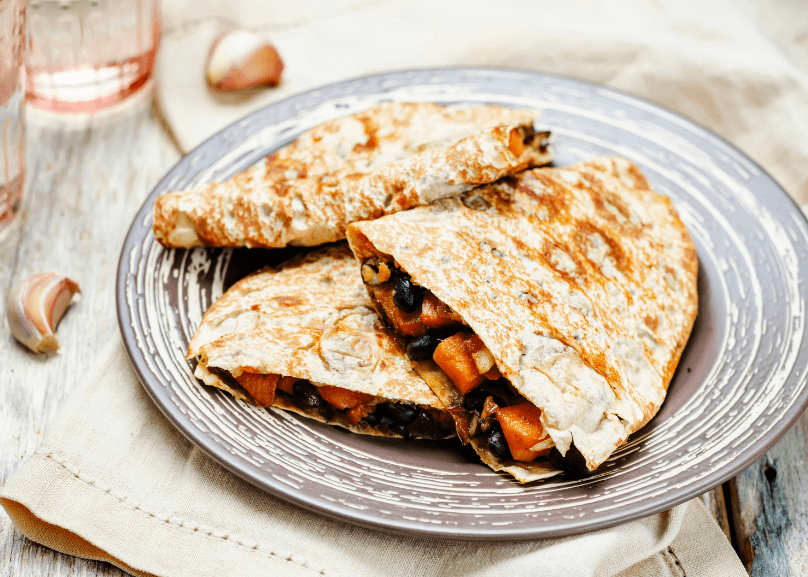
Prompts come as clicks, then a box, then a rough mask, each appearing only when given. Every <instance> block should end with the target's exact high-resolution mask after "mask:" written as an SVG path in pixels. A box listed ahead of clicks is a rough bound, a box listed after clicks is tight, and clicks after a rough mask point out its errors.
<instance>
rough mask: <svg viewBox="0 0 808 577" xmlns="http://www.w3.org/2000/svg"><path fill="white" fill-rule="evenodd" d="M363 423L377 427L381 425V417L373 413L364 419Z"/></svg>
mask: <svg viewBox="0 0 808 577" xmlns="http://www.w3.org/2000/svg"><path fill="white" fill-rule="evenodd" d="M362 422H363V423H365V424H366V425H368V426H369V427H375V426H376V425H378V424H379V415H377V414H376V413H375V412H374V413H371V414H369V415H368V416H367V417H365V418H364V419H362Z"/></svg>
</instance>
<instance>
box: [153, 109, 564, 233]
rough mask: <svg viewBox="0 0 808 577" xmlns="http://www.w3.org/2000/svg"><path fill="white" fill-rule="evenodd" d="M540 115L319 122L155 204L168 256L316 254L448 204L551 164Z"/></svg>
mask: <svg viewBox="0 0 808 577" xmlns="http://www.w3.org/2000/svg"><path fill="white" fill-rule="evenodd" d="M537 116H538V112H537V111H536V110H530V109H522V110H518V109H511V108H504V107H501V106H493V105H492V106H439V105H437V104H433V103H407V102H387V103H384V104H380V105H378V106H376V107H373V108H371V109H369V110H365V111H363V112H360V113H358V114H354V115H352V116H348V117H345V118H339V119H336V120H333V121H330V122H326V123H325V124H322V125H320V126H317V127H315V128H313V129H311V130H309V131H308V132H306V133H304V134H303V135H302V136H300V138H298V139H297V140H296V141H295V142H293V143H292V144H290V145H289V146H287V147H286V148H283V149H281V150H279V151H278V152H276V153H274V154H272V155H270V156H269V157H268V158H267V159H266V160H265V161H262V162H259V163H257V164H255V165H253V166H252V167H251V168H249V169H247V170H246V171H244V172H242V173H240V174H237V175H236V176H234V177H233V178H231V179H230V180H228V181H226V182H223V183H211V184H206V185H204V186H202V187H200V188H196V189H193V190H188V191H179V192H171V193H168V194H165V195H162V196H160V197H158V199H157V201H156V202H155V205H154V227H153V228H154V234H155V236H156V238H157V240H158V241H159V242H161V243H162V244H164V245H165V246H168V247H178V248H181V247H193V246H233V247H237V246H248V247H265V248H277V247H283V246H286V245H299V246H315V245H319V244H324V243H328V242H333V241H336V240H339V239H342V238H345V228H346V227H347V226H348V224H349V223H351V222H355V221H357V220H366V219H373V218H378V217H380V216H382V215H384V214H390V213H393V212H396V211H399V210H406V209H409V208H412V207H414V206H418V205H422V204H428V203H430V202H432V201H434V200H436V199H439V198H444V197H449V196H456V195H458V194H460V193H461V192H464V191H466V190H469V189H471V188H473V187H475V186H478V185H480V184H485V183H489V182H493V181H495V180H497V179H498V178H500V177H502V176H504V175H507V174H511V173H515V172H519V171H521V170H524V169H526V168H529V167H532V166H540V165H543V164H547V163H549V162H550V161H551V160H552V151H551V148H550V146H549V133H546V132H545V133H538V134H537V133H535V132H534V128H533V122H534V120H535V119H536V118H537Z"/></svg>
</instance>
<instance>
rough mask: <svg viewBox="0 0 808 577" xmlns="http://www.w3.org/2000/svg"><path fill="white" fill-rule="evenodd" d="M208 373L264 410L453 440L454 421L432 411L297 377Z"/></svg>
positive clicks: (382, 431) (246, 372)
mask: <svg viewBox="0 0 808 577" xmlns="http://www.w3.org/2000/svg"><path fill="white" fill-rule="evenodd" d="M207 368H208V370H209V371H211V372H213V373H215V374H216V375H217V376H218V377H219V378H221V379H223V380H225V381H226V382H227V383H228V384H229V385H230V386H233V385H234V384H237V385H238V386H239V387H240V388H241V389H243V390H245V391H246V392H247V393H248V394H249V396H250V397H251V398H252V399H253V400H254V401H255V402H256V403H257V404H258V405H260V406H262V407H270V406H272V405H278V406H281V407H289V406H295V407H297V408H298V409H300V410H301V411H302V412H303V413H308V414H319V415H320V416H321V417H322V418H323V419H325V421H326V422H328V423H329V424H336V425H344V424H350V425H352V426H353V427H354V428H358V429H372V430H375V431H377V432H378V433H380V434H383V435H393V436H397V437H403V438H405V439H411V438H423V439H445V438H446V437H448V436H451V434H452V428H453V423H452V419H451V418H450V417H449V415H447V414H446V413H445V412H443V411H440V410H438V409H435V408H433V407H428V406H422V405H415V404H410V403H402V402H396V401H391V400H389V399H385V398H383V397H377V396H373V395H368V394H366V393H360V392H358V391H351V390H349V389H345V388H343V387H335V386H331V385H324V384H315V383H312V382H309V381H307V380H305V379H298V378H295V377H284V376H281V375H267V374H260V373H255V372H251V371H250V370H249V369H248V368H245V369H243V370H242V372H240V373H239V374H234V373H235V371H234V373H230V372H228V371H225V370H223V369H218V368H215V367H207Z"/></svg>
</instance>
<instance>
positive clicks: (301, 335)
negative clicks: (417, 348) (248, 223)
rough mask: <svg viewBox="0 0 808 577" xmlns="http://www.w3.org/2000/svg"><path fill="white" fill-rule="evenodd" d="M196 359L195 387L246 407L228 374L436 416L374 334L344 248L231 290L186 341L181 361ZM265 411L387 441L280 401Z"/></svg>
mask: <svg viewBox="0 0 808 577" xmlns="http://www.w3.org/2000/svg"><path fill="white" fill-rule="evenodd" d="M197 356H198V357H200V360H199V364H198V366H197V369H196V372H195V375H196V377H197V378H199V379H200V380H202V381H203V382H204V383H206V384H208V385H212V386H215V387H218V388H220V389H223V390H225V391H227V392H229V393H230V394H232V395H234V396H235V397H237V398H240V399H243V400H247V401H253V399H252V397H251V396H250V395H249V394H248V393H247V391H246V390H244V389H242V388H241V387H240V386H239V385H238V383H236V382H235V380H234V379H230V378H228V375H227V373H231V374H232V373H234V372H235V373H236V374H239V373H241V371H242V370H244V368H245V367H249V370H250V372H254V373H262V374H279V375H283V376H290V377H295V378H298V379H305V380H307V381H310V382H312V383H314V384H318V385H319V384H324V385H331V386H336V387H342V388H345V389H349V390H351V391H355V392H360V393H365V394H368V395H372V396H374V397H382V398H384V399H386V400H389V401H394V402H403V403H407V404H412V405H419V406H422V407H431V408H434V409H438V410H441V411H442V410H444V407H443V404H442V403H441V402H440V400H439V399H438V398H437V397H436V396H435V394H434V393H433V392H432V391H431V390H430V388H429V387H428V386H427V385H426V383H425V382H424V381H423V380H422V379H421V378H420V377H418V375H416V374H415V373H414V372H413V370H412V368H411V366H410V362H409V360H408V359H407V356H406V354H405V353H404V352H403V351H402V349H401V348H400V346H399V343H398V341H397V340H396V338H395V337H394V336H393V335H391V334H390V333H389V332H388V331H387V330H386V329H385V328H384V326H383V325H382V324H381V321H380V320H379V318H378V316H377V315H376V312H375V310H374V308H373V304H372V302H371V301H370V299H369V298H368V296H367V293H366V291H365V288H364V286H363V285H362V281H361V279H360V278H359V275H358V274H357V271H356V261H355V259H354V258H353V255H352V254H351V251H350V250H349V249H348V247H347V245H346V244H345V243H341V244H339V245H332V246H328V247H324V248H322V249H319V250H317V251H314V252H311V253H309V254H307V255H302V256H299V257H295V258H294V259H292V260H290V261H289V262H287V263H285V264H284V265H282V266H281V267H279V268H272V267H268V268H264V269H262V270H260V271H258V272H256V273H254V274H252V275H249V276H247V277H245V278H244V279H242V280H240V281H239V282H237V283H236V284H234V285H233V286H232V287H230V289H229V290H228V291H227V292H226V293H225V294H223V295H222V296H221V297H220V298H219V299H218V300H217V301H216V302H215V303H214V304H213V306H211V308H210V309H208V311H207V312H206V313H205V315H204V317H203V319H202V322H201V324H200V326H199V328H198V329H197V331H196V333H195V334H194V336H193V338H192V339H191V342H190V344H189V347H188V358H189V359H190V358H192V357H197ZM273 406H277V407H280V408H283V409H286V410H289V411H293V412H296V413H299V414H303V415H305V416H307V417H311V418H314V419H317V420H319V421H321V422H328V423H330V424H336V425H339V426H342V427H344V428H346V429H349V430H351V431H354V432H359V433H365V434H371V435H384V436H396V435H390V434H387V433H383V432H382V431H380V430H378V429H375V428H372V427H368V426H365V425H363V424H362V423H360V424H359V425H353V424H351V423H350V422H349V421H348V419H347V418H345V417H344V415H341V414H340V413H339V412H337V414H336V415H335V416H332V417H331V418H329V419H326V418H324V417H323V416H322V415H321V414H320V413H319V412H318V411H316V410H312V409H305V408H301V407H298V406H297V405H295V404H294V403H292V402H290V400H289V399H288V398H286V397H284V396H283V395H277V396H276V397H275V400H274V402H273Z"/></svg>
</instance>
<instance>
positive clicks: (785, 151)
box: [156, 0, 808, 203]
mask: <svg viewBox="0 0 808 577" xmlns="http://www.w3.org/2000/svg"><path fill="white" fill-rule="evenodd" d="M164 11H165V31H166V33H165V35H164V37H163V44H162V50H161V52H160V54H159V55H158V59H157V67H156V80H157V88H158V95H159V99H160V104H161V107H162V109H163V112H164V113H165V116H166V118H167V120H168V123H169V125H170V126H171V128H172V130H173V131H174V134H175V136H176V138H177V140H178V141H179V143H180V144H181V146H182V147H183V148H184V149H185V150H186V151H187V150H189V149H191V148H192V147H194V146H196V145H197V144H199V143H200V142H201V141H202V140H203V139H205V138H206V137H207V136H210V135H211V134H213V133H214V132H216V131H217V130H219V129H221V128H223V127H224V126H226V125H228V124H230V123H231V122H233V121H235V120H237V119H238V118H240V117H242V116H244V115H245V114H247V113H248V112H250V111H252V110H256V109H257V108H260V107H262V106H264V105H266V104H268V103H270V102H274V101H277V100H279V99H281V98H285V97H287V96H290V95H292V94H295V93H297V92H300V91H302V90H307V89H309V88H314V87H316V86H321V85H323V84H326V83H329V82H334V81H338V80H345V79H347V78H351V77H355V76H360V75H363V74H368V73H374V72H383V71H388V70H394V69H406V68H415V67H433V66H494V67H505V68H521V69H527V70H537V71H542V72H550V73H554V74H561V75H565V76H571V77H574V78H580V79H583V80H588V81H592V82H596V83H600V84H605V85H607V86H611V87H613V88H617V89H621V90H625V91H627V92H630V93H632V94H635V95H637V96H640V97H643V98H647V99H649V100H651V101H653V102H656V103H658V104H662V105H664V106H667V107H669V108H671V109H673V110H676V111H678V112H680V113H682V114H684V115H685V116H687V117H689V118H692V119H693V120H695V121H697V122H699V123H701V124H703V125H705V126H706V127H708V128H710V129H711V130H714V131H715V132H717V133H718V134H720V135H721V136H723V137H725V138H727V139H728V140H730V141H731V142H732V143H734V144H735V145H737V146H739V147H740V148H741V149H743V150H744V151H745V152H746V153H747V154H749V155H750V156H751V157H752V158H753V159H755V160H756V161H757V162H759V163H760V164H761V165H762V166H763V167H764V168H766V169H767V170H769V171H770V172H771V173H772V174H773V176H774V177H775V178H776V179H777V180H778V181H779V182H780V183H781V184H783V185H784V186H785V188H786V190H788V191H790V192H791V194H792V195H794V197H795V199H796V200H797V201H798V202H800V203H805V202H808V140H806V137H805V135H806V134H808V79H806V74H805V73H804V72H802V71H800V70H799V69H797V68H795V67H794V66H793V65H792V64H791V63H790V62H789V61H788V59H786V58H785V57H784V56H783V54H782V53H781V52H779V51H778V50H777V49H776V48H775V47H773V46H772V45H771V44H770V42H769V41H768V40H767V39H766V38H765V37H764V36H763V35H762V34H761V33H760V32H759V30H758V29H757V28H756V27H755V24H754V22H752V21H750V20H749V19H748V18H746V17H744V16H743V14H741V13H740V12H739V11H738V10H737V9H736V8H735V7H734V5H733V4H732V3H731V2H730V1H729V0H711V1H710V2H703V1H701V0H615V1H610V2H602V1H599V0H578V1H576V2H567V1H564V0H542V1H537V0H499V1H497V2H490V1H488V0H464V1H462V2H453V1H447V0H297V1H296V2H283V1H281V0H266V1H265V0H230V1H229V2H215V1H213V0H208V1H207V2H205V1H191V0H174V1H171V0H165V10H164ZM228 22H236V23H240V24H241V25H247V26H251V27H254V28H257V29H259V30H261V31H262V32H264V33H265V34H266V35H267V37H268V38H269V39H270V40H271V41H272V42H273V43H274V45H275V46H276V47H277V49H278V51H279V53H280V54H281V57H282V58H283V60H284V63H285V64H286V68H285V70H284V73H283V79H282V84H281V86H279V87H278V88H276V89H263V90H256V91H253V92H249V93H247V94H242V95H227V96H217V95H216V94H215V93H213V92H211V91H209V90H208V89H207V87H206V85H205V80H204V67H205V58H206V55H207V49H208V47H209V46H210V44H211V42H212V41H213V39H214V38H215V37H216V35H217V34H218V33H219V32H220V31H221V30H222V29H223V28H224V27H225V26H226V25H227V23H228Z"/></svg>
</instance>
